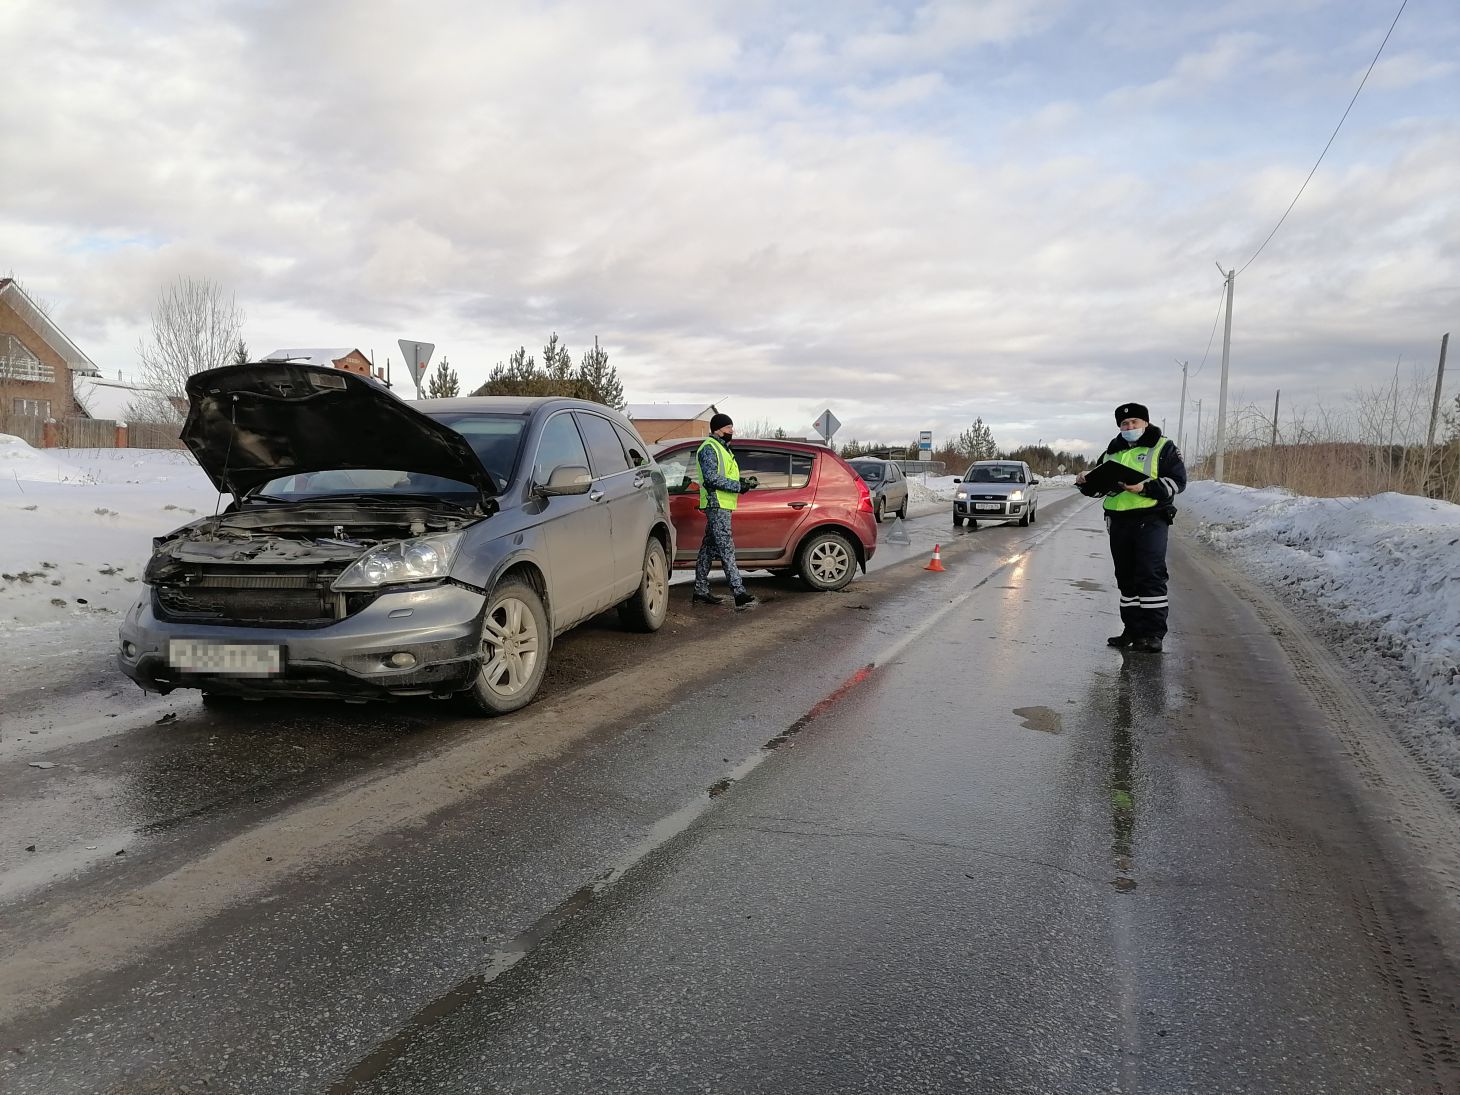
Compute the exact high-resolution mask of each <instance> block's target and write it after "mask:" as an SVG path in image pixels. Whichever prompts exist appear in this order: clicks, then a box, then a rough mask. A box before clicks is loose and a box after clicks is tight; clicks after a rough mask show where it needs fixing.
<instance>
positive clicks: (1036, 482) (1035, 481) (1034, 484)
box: [1029, 479, 1039, 487]
mask: <svg viewBox="0 0 1460 1095" xmlns="http://www.w3.org/2000/svg"><path fill="white" fill-rule="evenodd" d="M1029 485H1030V486H1031V487H1037V486H1039V480H1038V479H1031V480H1029Z"/></svg>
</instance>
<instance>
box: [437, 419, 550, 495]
mask: <svg viewBox="0 0 1460 1095" xmlns="http://www.w3.org/2000/svg"><path fill="white" fill-rule="evenodd" d="M431 417H432V418H434V419H435V420H436V421H437V422H440V423H442V424H443V425H446V426H450V427H451V428H452V429H453V430H455V431H456V432H457V433H459V434H461V436H462V437H464V438H466V443H467V444H468V445H470V446H471V447H472V451H473V452H475V453H476V454H477V459H478V460H480V461H481V462H482V467H484V468H486V469H487V471H489V472H491V473H492V478H493V479H495V480H496V481H497V485H498V486H499V487H500V486H502V485H504V484H506V483H507V482H509V481H510V480H511V478H512V474H513V472H515V471H516V470H517V458H518V456H519V455H520V453H521V451H522V438H523V435H525V434H526V433H527V418H526V417H525V416H524V415H520V414H512V415H507V414H479V413H478V414H467V413H460V412H458V413H455V414H433V415H432V416H431Z"/></svg>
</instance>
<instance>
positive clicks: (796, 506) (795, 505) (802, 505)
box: [786, 502, 811, 509]
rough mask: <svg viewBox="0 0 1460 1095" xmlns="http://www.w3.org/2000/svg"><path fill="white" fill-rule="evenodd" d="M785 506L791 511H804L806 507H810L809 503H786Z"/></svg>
mask: <svg viewBox="0 0 1460 1095" xmlns="http://www.w3.org/2000/svg"><path fill="white" fill-rule="evenodd" d="M786 505H788V506H790V507H791V508H792V509H805V508H806V507H807V506H809V505H811V503H810V502H787V503H786Z"/></svg>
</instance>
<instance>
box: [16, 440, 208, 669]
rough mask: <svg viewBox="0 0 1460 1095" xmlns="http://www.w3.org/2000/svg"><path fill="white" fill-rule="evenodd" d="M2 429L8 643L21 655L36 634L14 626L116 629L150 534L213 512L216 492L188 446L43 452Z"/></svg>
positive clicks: (130, 597)
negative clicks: (23, 636) (25, 636)
mask: <svg viewBox="0 0 1460 1095" xmlns="http://www.w3.org/2000/svg"><path fill="white" fill-rule="evenodd" d="M0 437H3V443H0V529H3V530H4V531H3V534H0V624H3V625H5V626H6V628H7V630H8V631H9V634H10V640H11V641H10V642H9V643H7V644H6V645H7V647H8V648H10V649H11V650H12V651H14V652H17V653H18V651H19V648H20V646H21V645H22V643H23V642H25V641H29V640H21V641H19V642H18V641H17V636H16V632H15V629H16V628H46V629H50V630H58V629H59V630H62V631H66V632H67V633H68V634H69V633H72V631H77V632H79V631H88V630H89V631H95V632H98V633H100V632H101V631H105V632H106V633H107V634H108V636H110V633H111V632H112V631H113V630H114V626H115V619H116V615H117V614H120V613H124V612H125V611H126V610H127V609H128V608H129V607H131V604H132V602H133V600H135V598H136V596H137V590H138V584H139V582H140V580H141V576H142V570H143V568H144V567H145V566H146V564H147V559H148V556H149V555H150V554H151V549H152V538H153V537H154V536H159V535H161V534H163V533H165V532H169V531H171V530H172V529H174V528H177V527H178V526H179V525H183V524H186V523H187V522H189V521H192V520H193V519H194V518H196V517H197V516H199V515H201V514H205V513H212V512H213V510H214V508H215V506H216V504H217V500H218V495H217V492H216V491H214V489H213V486H212V484H211V483H209V482H208V480H207V477H206V476H205V475H204V474H203V472H202V470H201V469H200V468H199V467H198V466H197V464H196V463H195V462H194V461H193V460H192V458H191V457H190V456H189V455H188V454H187V453H184V452H181V451H172V450H146V449H79V450H64V449H58V450H36V449H33V448H31V447H30V446H29V445H27V444H26V443H25V442H24V441H21V440H20V439H19V438H10V437H8V435H0ZM98 616H104V617H106V618H107V620H108V621H109V622H108V623H107V624H106V625H105V627H102V626H101V622H100V621H99V620H98V619H97V618H96V617H98ZM7 660H10V659H7Z"/></svg>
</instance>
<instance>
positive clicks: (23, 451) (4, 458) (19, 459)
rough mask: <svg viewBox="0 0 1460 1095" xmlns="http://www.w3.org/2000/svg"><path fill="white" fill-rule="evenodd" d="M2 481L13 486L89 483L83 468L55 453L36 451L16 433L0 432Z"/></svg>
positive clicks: (0, 472)
mask: <svg viewBox="0 0 1460 1095" xmlns="http://www.w3.org/2000/svg"><path fill="white" fill-rule="evenodd" d="M0 479H5V480H8V481H10V482H11V483H16V482H26V483H87V482H91V480H88V479H87V478H86V473H85V472H83V471H82V470H81V469H80V468H77V467H75V466H74V465H72V464H70V463H68V462H66V461H65V460H60V459H57V458H56V457H55V456H54V455H52V452H51V451H48V450H45V449H33V448H31V447H30V446H29V445H28V444H26V443H25V441H24V440H22V439H21V438H19V437H16V436H15V435H14V434H9V433H0Z"/></svg>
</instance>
